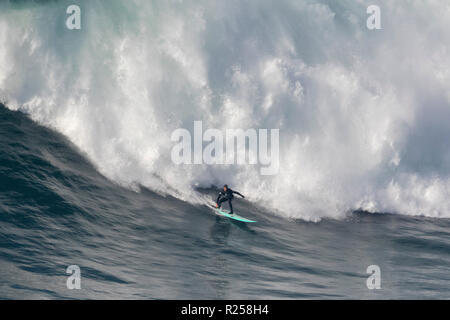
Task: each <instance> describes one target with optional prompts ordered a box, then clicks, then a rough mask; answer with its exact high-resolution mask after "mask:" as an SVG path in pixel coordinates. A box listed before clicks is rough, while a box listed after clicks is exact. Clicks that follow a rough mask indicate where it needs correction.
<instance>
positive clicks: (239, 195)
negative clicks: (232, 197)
mask: <svg viewBox="0 0 450 320" xmlns="http://www.w3.org/2000/svg"><path fill="white" fill-rule="evenodd" d="M233 193H235V194H237V195H239V196H241V197H242V198H245V197H244V196H243V195H242V194H240V193H239V192H237V191H234V190H233Z"/></svg>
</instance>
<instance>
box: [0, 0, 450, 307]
mask: <svg viewBox="0 0 450 320" xmlns="http://www.w3.org/2000/svg"><path fill="white" fill-rule="evenodd" d="M72 5H77V6H78V7H77V8H78V9H79V19H80V21H79V22H80V23H79V28H75V29H73V28H69V27H68V21H69V20H70V19H71V18H73V17H72V15H73V14H76V13H74V12H76V10H75V11H73V10H72V9H73V8H72V9H70V7H71V6H72ZM369 5H377V6H378V7H377V8H378V9H379V17H378V18H379V22H380V24H379V28H375V29H373V28H369V27H368V19H369V20H370V19H371V15H372V13H371V12H372V11H371V10H368V9H369V8H368V6H369ZM68 9H70V10H68ZM69 22H70V21H69ZM69 25H70V24H69ZM449 52H450V10H449V4H448V0H435V1H422V0H409V1H391V0H377V1H376V3H368V2H366V1H355V0H340V1H335V0H279V1H278V0H277V1H275V0H245V1H244V0H224V1H221V0H183V1H178V0H168V1H162V0H161V1H156V0H155V1H147V0H134V1H123V0H108V1H104V0H52V1H50V0H49V1H45V0H9V1H0V103H1V105H0V298H4V299H21V298H31V299H47V298H48V299H54V298H62V299H65V298H76V299H114V298H124V299H133V298H135V299H167V298H175V299H181V298H183V299H208V298H212V299H265V298H270V299H282V298H289V299H291V298H292V299H301V298H307V299H311V298H319V299H321V298H324V299H343V298H351V299H397V298H398V299H407V298H417V299H425V298H439V299H448V298H449V291H450V290H449V289H450V272H449V270H450V268H449V267H450V260H449V259H450V237H449V227H450V220H449V219H450V140H449V139H448V137H449V136H450V126H449V119H450V87H449V85H448V84H449V83H450V55H449V54H448V53H449ZM198 122H201V123H202V126H203V129H204V130H207V129H216V132H220V133H225V132H227V130H230V129H242V130H249V129H254V130H257V131H259V132H260V130H278V131H279V140H277V141H276V142H278V143H277V144H274V145H272V143H271V144H270V154H271V155H272V151H274V150H275V149H276V150H279V152H278V155H279V156H278V157H276V159H278V160H279V163H278V168H277V169H278V170H277V171H276V173H275V174H269V175H263V174H261V171H260V170H259V169H260V167H261V166H260V165H253V164H249V163H247V164H245V165H242V164H238V163H234V164H206V163H200V164H195V165H189V164H179V163H177V162H176V161H173V158H172V151H173V147H174V141H173V140H172V138H171V137H172V134H173V133H174V132H175V131H176V130H178V129H185V130H187V131H188V132H189V133H192V132H193V131H194V130H193V128H194V127H195V123H198ZM252 132H253V131H252ZM205 144H206V142H205ZM275 145H276V146H277V147H276V148H275V147H273V148H272V146H275ZM202 146H203V145H202ZM233 149H234V148H233ZM236 151H237V152H236V153H239V154H241V155H242V154H244V155H245V153H246V151H248V150H247V148H246V147H245V146H244V147H243V148H242V147H237V149H236ZM274 153H276V152H274ZM248 155H249V157H250V154H249V153H248ZM225 183H226V184H228V185H230V186H231V188H233V189H235V190H237V191H239V192H241V193H243V194H244V195H245V196H246V198H245V199H236V200H235V201H234V206H235V208H234V209H235V210H236V212H237V213H238V214H239V215H242V216H244V217H246V218H249V219H251V220H256V221H257V223H254V224H248V225H247V224H242V223H238V222H235V221H230V220H229V219H225V218H221V217H218V216H216V215H214V212H213V210H211V208H210V207H208V205H206V204H207V202H211V201H213V199H214V198H215V197H216V196H217V193H218V191H219V189H218V187H219V186H222V185H223V184H225ZM73 265H76V266H79V268H80V270H81V289H80V290H77V289H73V290H69V289H68V288H67V286H66V281H67V280H68V279H69V276H70V275H69V274H67V273H66V269H67V268H68V267H69V266H73ZM374 266H375V267H374ZM377 267H378V268H379V271H380V273H379V274H378V272H376V271H375V274H373V275H371V274H369V273H367V270H368V268H369V270H378V269H377ZM374 268H375V269H374ZM376 279H379V280H380V281H381V282H380V285H381V289H369V288H368V280H369V284H371V283H372V284H373V283H375V284H376V283H377V282H376V281H375V280H376ZM373 281H374V282H373Z"/></svg>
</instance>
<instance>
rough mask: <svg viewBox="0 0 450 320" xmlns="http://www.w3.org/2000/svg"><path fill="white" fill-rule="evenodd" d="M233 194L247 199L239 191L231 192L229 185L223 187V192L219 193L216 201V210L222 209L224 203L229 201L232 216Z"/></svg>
mask: <svg viewBox="0 0 450 320" xmlns="http://www.w3.org/2000/svg"><path fill="white" fill-rule="evenodd" d="M233 194H237V195H239V196H241V197H242V198H245V197H244V196H243V195H242V194H240V193H239V192H237V191H234V190H231V189H230V188H228V185H224V186H223V191H220V192H219V196H218V197H217V201H216V208H220V207H221V205H222V202H225V201H228V205H229V206H230V214H233V205H232V204H231V200H233Z"/></svg>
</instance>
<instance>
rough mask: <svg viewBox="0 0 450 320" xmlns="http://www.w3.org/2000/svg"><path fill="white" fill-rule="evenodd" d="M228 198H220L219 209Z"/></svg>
mask: <svg viewBox="0 0 450 320" xmlns="http://www.w3.org/2000/svg"><path fill="white" fill-rule="evenodd" d="M227 200H228V199H227V198H220V199H219V202H218V203H217V204H218V205H219V209H220V207H221V206H222V202H225V201H227Z"/></svg>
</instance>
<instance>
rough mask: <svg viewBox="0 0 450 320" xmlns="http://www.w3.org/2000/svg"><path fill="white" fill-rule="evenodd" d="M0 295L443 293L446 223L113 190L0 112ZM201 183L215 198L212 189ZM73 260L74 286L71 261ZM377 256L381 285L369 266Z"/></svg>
mask: <svg viewBox="0 0 450 320" xmlns="http://www.w3.org/2000/svg"><path fill="white" fill-rule="evenodd" d="M0 118H1V121H0V150H1V151H2V152H1V154H0V181H1V184H0V279H1V281H0V298H2V299H24V298H25V299H72V298H74V299H347V298H349V299H407V298H412V299H429V298H432V299H435V298H439V299H448V298H449V287H450V273H449V270H450V269H449V268H450V232H449V230H450V221H449V220H448V219H436V218H426V217H408V216H401V215H394V214H371V213H364V212H354V213H352V214H350V215H349V216H348V217H347V218H345V219H343V220H331V219H324V220H322V221H321V222H318V223H313V222H305V221H303V220H300V219H298V220H295V219H285V218H280V217H278V216H276V215H273V214H272V213H271V212H269V211H267V210H264V209H263V208H260V207H258V206H256V207H255V205H254V204H252V203H250V202H248V201H246V200H235V201H234V202H235V204H234V205H235V210H236V211H239V213H241V214H242V215H244V216H246V217H249V218H254V219H255V220H257V221H258V223H255V224H243V223H239V222H234V221H231V220H229V219H225V218H221V217H218V216H216V215H214V213H213V211H212V210H210V209H209V208H208V207H206V206H200V205H198V206H196V205H191V204H189V203H187V202H184V201H181V200H178V199H176V198H172V197H170V196H162V195H159V194H157V193H154V192H152V191H150V190H148V189H145V188H142V190H141V192H138V193H137V192H134V191H131V190H129V189H126V188H123V187H120V186H118V185H115V184H114V183H112V182H111V181H110V180H108V179H106V178H105V177H103V176H102V175H101V174H99V173H98V171H97V170H96V169H95V168H94V167H93V166H92V165H91V164H90V163H89V162H88V161H86V159H85V158H84V157H83V156H82V154H80V152H79V151H78V150H77V149H76V147H75V146H74V145H72V144H71V143H70V142H68V140H67V139H66V138H64V137H63V136H61V135H60V134H58V133H56V132H54V131H52V130H49V129H46V128H44V127H41V126H39V125H37V124H35V123H34V122H33V121H31V120H30V119H29V118H28V117H27V116H26V115H25V114H23V113H21V112H15V111H10V110H7V109H6V108H5V107H3V106H1V108H0ZM199 192H201V193H203V194H206V195H208V196H211V199H212V198H213V197H214V196H215V195H216V190H214V189H202V190H199ZM69 265H78V266H79V267H80V269H81V289H80V290H76V289H74V290H69V289H68V288H67V286H66V281H67V278H68V277H69V274H66V268H67V267H68V266H69ZM370 265H378V266H379V267H380V271H381V289H378V290H377V289H375V290H369V289H368V288H367V285H366V281H367V278H368V277H369V276H370V274H367V273H366V269H367V267H368V266H370Z"/></svg>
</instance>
